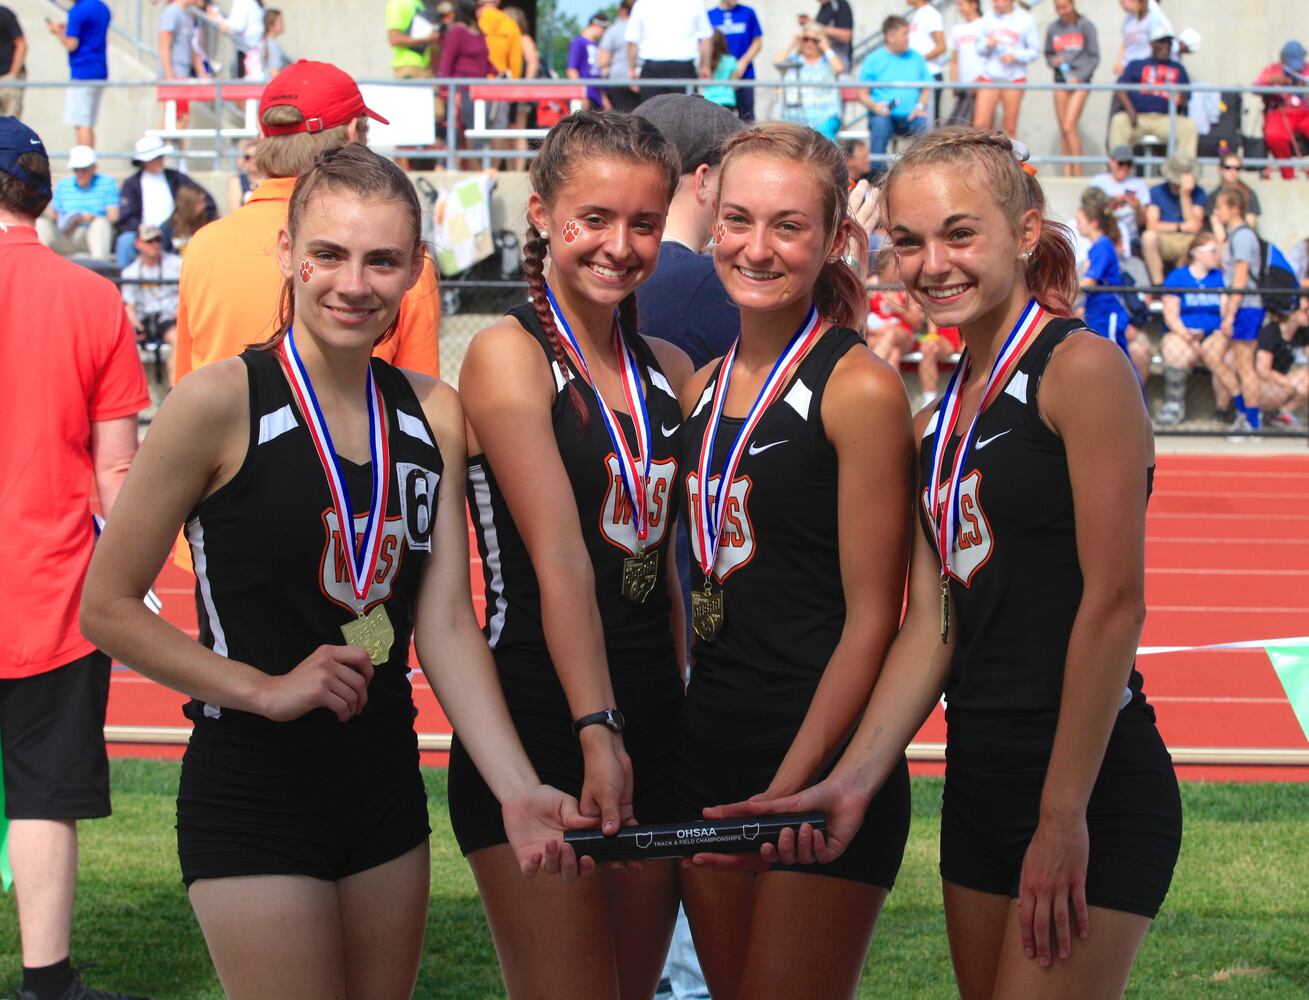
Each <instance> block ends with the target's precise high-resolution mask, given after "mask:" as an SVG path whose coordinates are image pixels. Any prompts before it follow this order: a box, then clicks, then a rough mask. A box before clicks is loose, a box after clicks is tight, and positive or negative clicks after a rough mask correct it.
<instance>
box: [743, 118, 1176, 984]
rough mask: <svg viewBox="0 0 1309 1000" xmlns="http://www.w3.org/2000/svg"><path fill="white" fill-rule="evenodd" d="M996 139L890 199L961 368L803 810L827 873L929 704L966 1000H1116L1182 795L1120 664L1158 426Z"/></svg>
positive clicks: (930, 169)
mask: <svg viewBox="0 0 1309 1000" xmlns="http://www.w3.org/2000/svg"><path fill="white" fill-rule="evenodd" d="M1021 155H1022V154H1021V153H1017V154H1016V153H1015V151H1014V146H1013V144H1012V143H1011V142H1010V140H1009V139H1007V138H1006V137H1004V136H1003V135H1001V134H999V133H995V132H981V131H978V130H974V129H972V128H968V127H946V128H940V129H937V130H935V131H934V132H933V133H931V134H930V135H929V136H925V137H924V138H922V139H920V140H918V141H917V142H915V144H914V145H913V146H912V147H911V148H910V149H909V150H908V152H907V153H906V154H905V155H904V156H903V157H902V158H901V159H900V160H899V161H898V162H897V164H896V165H895V166H894V167H893V168H892V169H891V171H890V173H889V174H888V176H887V180H886V182H885V184H884V186H883V199H884V201H883V209H884V217H885V220H886V223H887V227H888V230H889V233H890V239H891V243H892V246H893V249H894V252H895V254H896V256H897V259H898V261H899V270H900V276H901V279H902V280H903V281H904V283H905V286H906V288H907V289H908V291H909V293H910V295H912V296H913V297H914V299H915V300H916V301H917V302H919V303H920V304H921V305H922V306H923V307H924V308H925V309H926V310H927V313H928V315H929V317H930V318H931V319H932V320H933V321H934V322H935V323H937V325H939V326H958V327H959V328H960V329H961V331H962V333H963V338H964V342H965V344H966V348H967V350H966V353H965V357H964V358H963V359H962V360H961V362H960V366H959V368H958V370H957V371H956V373H955V376H954V377H953V379H952V380H951V383H950V385H949V387H948V388H947V390H946V392H945V394H944V395H943V396H942V397H941V399H940V400H939V401H938V404H937V405H934V406H932V407H929V408H928V409H927V410H924V411H923V412H922V413H920V414H919V415H918V419H917V421H916V430H917V433H918V436H919V438H920V451H919V462H918V467H919V473H920V475H919V490H918V496H917V499H916V504H915V506H916V508H917V510H918V515H919V521H920V526H921V529H922V530H921V531H919V532H916V533H915V540H914V551H913V556H912V560H911V568H910V582H909V603H908V612H907V614H906V617H905V621H904V624H903V626H902V628H901V631H900V634H899V635H898V636H897V637H896V640H895V643H894V644H893V645H892V647H891V649H890V651H889V653H888V654H887V657H886V666H885V668H884V669H883V671H882V675H881V677H880V679H879V680H878V684H877V688H876V690H875V691H874V693H873V697H872V700H871V702H870V704H869V706H868V708H867V710H866V711H865V713H864V717H863V720H862V722H861V723H860V725H859V728H858V729H857V730H856V732H855V734H854V737H853V738H852V740H851V745H850V748H849V749H848V750H847V751H846V753H845V754H844V756H843V757H842V759H841V760H840V761H839V762H838V764H837V765H836V767H835V768H834V769H833V772H832V774H831V776H830V777H828V778H827V779H825V780H824V781H822V782H820V783H819V784H818V785H816V786H814V787H813V788H810V789H807V790H806V791H805V792H803V793H802V794H800V795H798V796H791V797H789V798H779V799H775V800H774V801H770V802H767V803H755V804H753V805H751V806H750V807H749V809H750V810H757V811H792V810H797V809H819V810H822V811H824V812H825V813H826V816H827V822H828V829H827V833H826V835H825V836H824V835H822V834H814V833H810V832H809V831H802V832H801V835H800V836H799V837H797V838H795V839H786V840H784V842H783V843H781V844H780V845H779V848H780V854H781V856H782V857H784V858H785V859H786V860H788V861H800V862H812V861H814V860H815V859H817V860H820V861H830V860H831V859H832V858H833V857H839V856H840V855H841V853H842V851H844V850H845V849H846V846H847V845H848V844H849V842H850V840H851V838H852V837H853V836H854V834H855V832H856V831H857V830H858V829H859V826H860V823H861V821H862V814H863V811H864V806H865V804H866V803H867V801H868V797H869V796H870V795H871V794H872V793H873V792H874V790H875V789H876V788H877V787H878V786H879V785H880V783H881V781H882V780H883V776H885V775H886V774H888V773H890V772H891V771H892V769H893V767H894V766H895V764H896V762H897V760H898V757H899V754H900V752H901V750H902V748H903V747H904V746H905V744H907V743H908V741H909V740H910V738H911V737H912V736H913V734H914V733H915V732H916V731H917V729H918V727H919V726H920V725H921V724H922V722H923V720H924V719H925V718H926V717H927V715H928V714H929V713H930V711H931V710H932V708H933V707H934V705H935V704H936V703H937V701H938V698H939V697H940V695H941V694H942V692H944V694H945V697H946V703H947V708H946V718H947V722H948V726H949V733H948V742H947V746H946V785H945V794H944V800H943V806H942V820H941V875H942V879H943V882H944V895H945V907H946V925H947V928H948V930H949V934H950V938H951V942H950V943H951V948H950V952H951V956H952V959H953V961H954V965H955V976H956V979H957V981H958V983H959V989H960V992H961V994H962V995H964V996H992V995H996V994H997V992H999V993H1003V994H1004V995H1015V996H1018V995H1022V996H1037V995H1039V996H1042V997H1051V998H1074V997H1087V996H1096V997H1108V996H1117V995H1121V994H1122V992H1123V989H1124V988H1125V985H1126V982H1127V978H1128V975H1129V973H1130V971H1131V966H1132V962H1133V960H1134V958H1135V954H1136V950H1137V947H1138V946H1139V944H1140V942H1141V940H1142V938H1143V937H1144V935H1145V932H1146V930H1147V928H1148V926H1149V923H1150V920H1151V919H1152V918H1153V917H1154V915H1155V913H1156V912H1157V910H1158V908H1159V906H1160V904H1161V903H1162V901H1163V898H1164V895H1165V894H1166V892H1167V890H1168V885H1169V882H1170V879H1171V877H1172V870H1173V865H1174V862H1175V861H1176V858H1177V853H1178V848H1179V844H1180V837H1181V807H1180V800H1179V797H1178V792H1177V781H1176V777H1175V776H1174V774H1173V771H1172V767H1171V763H1170V761H1169V758H1168V754H1167V751H1166V750H1165V748H1164V746H1163V743H1162V741H1161V740H1160V738H1159V734H1158V732H1157V730H1156V729H1155V726H1154V714H1153V711H1152V710H1151V709H1150V707H1149V705H1148V704H1147V703H1146V701H1145V698H1144V695H1143V693H1142V681H1141V676H1140V674H1139V673H1137V672H1136V670H1135V669H1134V663H1133V658H1134V654H1135V651H1136V647H1137V642H1138V640H1139V638H1140V634H1141V623H1142V619H1143V616H1144V593H1143V587H1144V535H1145V506H1146V499H1147V495H1148V493H1149V487H1150V478H1151V470H1152V465H1153V443H1152V441H1151V436H1150V422H1149V417H1148V415H1147V414H1146V412H1145V409H1144V407H1143V405H1142V399H1141V393H1140V389H1139V386H1138V383H1137V381H1136V377H1135V375H1134V373H1133V372H1132V370H1131V368H1130V366H1129V365H1128V364H1127V363H1125V361H1124V358H1123V355H1122V353H1121V352H1120V351H1119V350H1118V349H1117V347H1116V346H1115V345H1114V344H1113V343H1111V342H1109V341H1106V340H1104V339H1103V338H1101V337H1099V336H1098V335H1096V334H1094V333H1092V332H1090V331H1089V330H1087V329H1086V328H1085V326H1084V325H1083V324H1082V323H1081V322H1080V321H1079V320H1075V319H1070V318H1066V317H1068V316H1069V314H1070V313H1071V312H1072V302H1073V300H1074V298H1075V296H1076V294H1077V276H1076V268H1075V264H1074V261H1073V256H1072V249H1071V245H1070V243H1069V241H1068V236H1067V233H1066V231H1065V230H1064V227H1062V226H1059V225H1058V224H1055V223H1051V222H1048V221H1046V220H1045V219H1044V217H1043V214H1044V207H1045V201H1044V195H1043V193H1042V191H1041V187H1040V185H1039V184H1038V183H1037V181H1036V179H1035V177H1034V176H1033V173H1029V172H1028V171H1027V170H1025V169H1024V167H1023V166H1022V164H1021V160H1020V156H1021Z"/></svg>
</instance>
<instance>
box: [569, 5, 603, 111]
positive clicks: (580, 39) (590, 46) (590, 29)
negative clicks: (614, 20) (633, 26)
mask: <svg viewBox="0 0 1309 1000" xmlns="http://www.w3.org/2000/svg"><path fill="white" fill-rule="evenodd" d="M608 27H609V18H607V17H606V16H605V15H604V13H603V12H596V13H595V14H592V15H591V20H590V21H589V22H588V23H587V25H586V27H585V28H583V29H582V31H581V33H580V34H579V35H578V36H577V37H576V38H574V39H573V40H572V42H571V44H569V46H568V66H567V69H565V70H564V72H565V73H567V74H568V79H570V80H595V79H598V78H599V76H600V39H601V38H603V37H604V33H605V29H606V28H608ZM586 100H587V102H588V103H589V105H590V107H591V108H593V109H594V110H597V111H600V110H603V108H604V95H603V94H602V92H601V91H600V90H599V89H598V88H596V87H587V88H586Z"/></svg>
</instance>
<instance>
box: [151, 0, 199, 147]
mask: <svg viewBox="0 0 1309 1000" xmlns="http://www.w3.org/2000/svg"><path fill="white" fill-rule="evenodd" d="M202 2H203V0H168V3H167V4H165V6H164V9H163V10H162V11H161V12H160V14H159V76H160V78H161V79H163V80H189V79H191V78H192V77H195V78H196V79H205V78H206V77H208V76H209V73H208V72H207V71H206V69H205V57H204V53H203V52H202V51H201V48H200V44H199V37H198V35H199V32H200V22H199V21H197V20H196V17H195V13H194V11H193V9H192V8H196V7H199V6H200V5H201V3H202ZM175 103H176V106H177V127H178V128H179V129H184V128H186V127H187V126H188V125H190V123H191V102H190V101H187V100H179V101H176V102H175ZM181 145H182V141H181V140H178V146H179V147H180V146H181Z"/></svg>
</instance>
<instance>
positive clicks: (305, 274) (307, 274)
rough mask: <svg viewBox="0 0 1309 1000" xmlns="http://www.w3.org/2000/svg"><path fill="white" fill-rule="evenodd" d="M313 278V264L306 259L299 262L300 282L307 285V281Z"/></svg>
mask: <svg viewBox="0 0 1309 1000" xmlns="http://www.w3.org/2000/svg"><path fill="white" fill-rule="evenodd" d="M313 276H314V262H313V261H312V260H309V259H308V258H307V257H306V258H305V259H304V260H303V261H301V262H300V280H301V281H303V282H304V283H305V284H306V285H307V284H309V279H310V278H312V277H313Z"/></svg>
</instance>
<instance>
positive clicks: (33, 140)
mask: <svg viewBox="0 0 1309 1000" xmlns="http://www.w3.org/2000/svg"><path fill="white" fill-rule="evenodd" d="M27 141H28V142H29V143H31V144H32V145H33V146H39V145H41V140H40V139H28V140H27Z"/></svg>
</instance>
